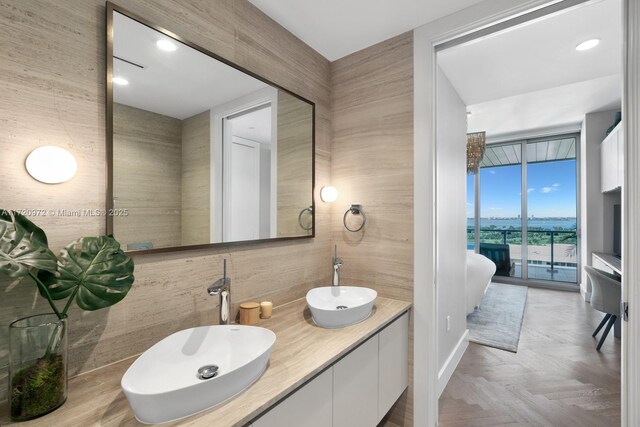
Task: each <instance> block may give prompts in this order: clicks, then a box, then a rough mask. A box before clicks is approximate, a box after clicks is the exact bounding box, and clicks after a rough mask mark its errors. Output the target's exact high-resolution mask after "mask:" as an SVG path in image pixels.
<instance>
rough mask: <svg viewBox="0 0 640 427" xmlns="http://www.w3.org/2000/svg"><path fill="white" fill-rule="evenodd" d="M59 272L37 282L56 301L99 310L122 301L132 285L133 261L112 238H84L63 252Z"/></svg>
mask: <svg viewBox="0 0 640 427" xmlns="http://www.w3.org/2000/svg"><path fill="white" fill-rule="evenodd" d="M59 258H60V260H59V262H58V271H57V272H55V273H51V272H47V271H41V272H40V274H38V278H39V279H40V280H41V281H42V283H44V285H45V286H46V287H47V289H48V291H49V293H50V294H51V298H52V299H54V300H59V299H64V298H67V297H69V298H70V299H69V302H68V303H67V305H66V307H65V308H64V310H63V314H66V312H67V310H68V308H69V305H70V303H71V301H72V300H73V299H75V301H76V302H77V303H78V306H80V308H82V309H83V310H90V311H92V310H99V309H101V308H105V307H109V306H111V305H113V304H115V303H117V302H119V301H120V300H122V299H123V298H124V297H125V296H126V295H127V292H129V289H131V285H132V284H133V260H132V259H131V258H129V257H128V256H126V255H125V253H124V252H123V251H122V250H121V249H120V244H119V243H118V242H117V241H116V240H115V239H113V238H112V237H109V236H102V237H83V238H81V239H78V240H76V241H75V242H71V243H70V244H69V245H68V246H67V247H65V248H64V249H62V251H60V256H59Z"/></svg>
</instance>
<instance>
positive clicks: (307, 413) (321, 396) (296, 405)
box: [253, 368, 333, 427]
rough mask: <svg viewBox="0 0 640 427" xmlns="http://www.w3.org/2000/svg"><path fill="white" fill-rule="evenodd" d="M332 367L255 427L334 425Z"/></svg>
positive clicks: (271, 411)
mask: <svg viewBox="0 0 640 427" xmlns="http://www.w3.org/2000/svg"><path fill="white" fill-rule="evenodd" d="M332 370H333V369H332V368H329V369H327V370H326V371H324V372H323V373H321V374H320V375H318V376H317V377H316V378H314V379H313V380H312V381H310V382H309V383H307V384H305V385H304V386H303V387H301V388H300V389H298V390H297V391H296V392H295V393H293V394H292V395H291V396H289V397H287V398H286V399H285V400H283V401H282V402H280V403H279V404H278V405H276V407H275V408H273V409H271V410H270V411H269V412H267V413H266V414H264V415H263V416H262V417H260V418H258V419H257V420H256V421H254V422H253V427H283V426H296V427H327V426H331V423H332V413H333V409H332V399H331V393H332Z"/></svg>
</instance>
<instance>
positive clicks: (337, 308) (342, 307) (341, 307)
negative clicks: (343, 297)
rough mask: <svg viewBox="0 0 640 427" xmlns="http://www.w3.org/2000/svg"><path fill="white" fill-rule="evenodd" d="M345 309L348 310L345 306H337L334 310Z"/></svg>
mask: <svg viewBox="0 0 640 427" xmlns="http://www.w3.org/2000/svg"><path fill="white" fill-rule="evenodd" d="M347 308H349V307H347V306H346V305H339V306H337V307H336V310H345V309H347Z"/></svg>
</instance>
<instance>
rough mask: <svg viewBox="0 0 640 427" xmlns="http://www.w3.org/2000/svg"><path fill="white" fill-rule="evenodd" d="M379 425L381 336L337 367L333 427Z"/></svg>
mask: <svg viewBox="0 0 640 427" xmlns="http://www.w3.org/2000/svg"><path fill="white" fill-rule="evenodd" d="M377 423H378V335H376V336H374V337H373V338H370V339H369V340H368V341H366V342H365V343H364V344H362V345H361V346H360V347H358V348H356V349H355V350H354V351H352V352H351V353H349V354H348V355H347V356H345V357H344V358H343V359H342V360H340V361H339V362H338V363H336V364H335V365H334V366H333V427H372V426H375V425H376V424H377Z"/></svg>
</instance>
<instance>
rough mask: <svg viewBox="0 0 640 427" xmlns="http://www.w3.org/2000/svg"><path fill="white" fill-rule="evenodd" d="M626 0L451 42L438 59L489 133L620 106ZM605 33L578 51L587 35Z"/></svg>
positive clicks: (478, 127)
mask: <svg viewBox="0 0 640 427" xmlns="http://www.w3.org/2000/svg"><path fill="white" fill-rule="evenodd" d="M621 13H622V12H621V2H620V0H602V1H599V2H594V3H589V4H587V5H583V6H580V7H576V8H572V9H570V10H569V11H566V12H563V13H560V14H557V15H553V16H551V17H548V18H546V19H543V20H539V21H536V22H533V23H528V24H526V25H523V26H519V27H516V28H512V29H509V30H507V31H504V32H501V33H497V34H494V35H491V36H488V37H485V38H483V39H479V40H475V41H473V42H471V43H468V44H465V45H461V46H456V47H453V48H450V49H447V50H444V51H442V52H440V53H439V54H438V64H439V65H440V67H441V68H442V70H443V72H444V73H445V75H446V76H447V78H448V79H449V81H450V82H451V83H452V85H453V86H454V88H455V89H456V91H457V92H458V94H459V95H460V97H461V98H462V100H463V101H464V102H465V103H466V104H467V106H468V108H467V110H468V111H471V112H472V114H471V115H470V116H469V120H468V122H469V131H470V132H476V131H482V130H484V131H486V132H487V135H489V136H496V135H502V134H506V133H512V132H517V131H524V130H529V129H540V128H545V127H554V126H560V125H568V124H577V123H580V122H581V121H582V119H583V117H584V114H586V113H588V112H592V111H601V110H606V109H610V108H617V107H619V106H620V100H621V94H622V88H621V71H622V32H621ZM592 38H600V39H601V42H600V44H599V45H598V46H596V47H595V48H593V49H591V50H587V51H582V52H578V51H576V50H575V47H576V45H578V44H579V43H580V42H582V41H585V40H588V39H592Z"/></svg>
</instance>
